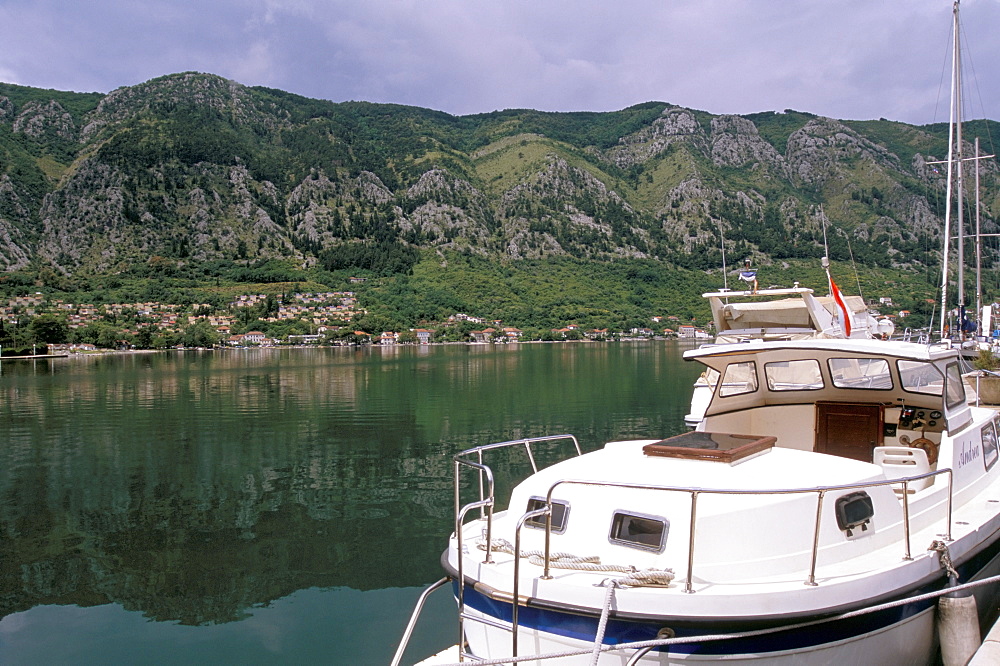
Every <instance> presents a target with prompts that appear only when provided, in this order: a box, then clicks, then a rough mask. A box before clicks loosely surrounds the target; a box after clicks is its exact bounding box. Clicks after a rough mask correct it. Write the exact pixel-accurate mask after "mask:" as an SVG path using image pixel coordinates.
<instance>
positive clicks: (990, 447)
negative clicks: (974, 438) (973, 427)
mask: <svg viewBox="0 0 1000 666" xmlns="http://www.w3.org/2000/svg"><path fill="white" fill-rule="evenodd" d="M996 426H997V423H996V421H993V422H992V423H987V424H986V425H985V426H983V429H982V437H983V463H984V464H985V465H986V470H987V471H989V470H990V469H991V468H992V467H993V465H995V464H996V462H997V457H998V455H1000V454H998V452H997V430H996Z"/></svg>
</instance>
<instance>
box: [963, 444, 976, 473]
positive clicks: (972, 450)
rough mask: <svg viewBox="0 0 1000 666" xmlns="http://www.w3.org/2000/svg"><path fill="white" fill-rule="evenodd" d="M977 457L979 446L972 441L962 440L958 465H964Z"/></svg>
mask: <svg viewBox="0 0 1000 666" xmlns="http://www.w3.org/2000/svg"><path fill="white" fill-rule="evenodd" d="M978 458H979V446H977V445H976V444H974V443H972V442H963V443H962V451H961V453H959V454H958V466H959V468H961V467H965V466H966V465H968V464H969V463H971V462H972V461H973V460H977V459H978Z"/></svg>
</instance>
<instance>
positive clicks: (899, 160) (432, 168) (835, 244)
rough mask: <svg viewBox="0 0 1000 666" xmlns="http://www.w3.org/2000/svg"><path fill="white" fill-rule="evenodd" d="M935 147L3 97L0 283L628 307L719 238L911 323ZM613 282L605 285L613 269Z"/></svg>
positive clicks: (786, 126) (816, 130)
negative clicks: (581, 292) (856, 289)
mask: <svg viewBox="0 0 1000 666" xmlns="http://www.w3.org/2000/svg"><path fill="white" fill-rule="evenodd" d="M992 134H996V123H994V122H992V121H989V122H987V121H979V122H976V123H970V124H969V125H968V126H967V128H966V133H965V136H966V139H968V140H970V141H971V138H972V137H974V136H980V137H982V139H981V140H982V141H983V142H984V147H983V149H984V151H985V150H989V151H990V152H994V151H993V148H992V146H991V145H990V143H989V141H990V139H989V137H990V136H991V135H992ZM946 140H947V128H946V127H945V126H942V125H932V126H924V127H914V126H910V125H905V124H902V123H896V122H891V121H887V120H877V121H863V122H859V121H838V120H833V119H829V118H822V117H818V116H814V115H812V114H809V113H805V112H799V111H791V110H788V111H785V112H783V113H758V114H753V115H748V116H713V115H710V114H708V113H705V112H701V111H695V110H690V109H685V108H681V107H678V106H674V105H671V104H667V103H661V102H650V103H646V104H641V105H638V106H634V107H631V108H628V109H624V110H622V111H617V112H612V113H543V112H538V111H531V110H507V111H500V112H495V113H489V114H481V115H474V116H463V117H456V116H451V115H448V114H444V113H440V112H435V111H430V110H427V109H420V108H413V107H403V106H395V105H385V104H369V103H364V102H349V103H340V104H337V103H331V102H326V101H320V100H312V99H306V98H303V97H299V96H296V95H292V94H288V93H285V92H282V91H279V90H272V89H264V88H251V87H245V86H242V85H240V84H238V83H235V82H232V81H227V80H225V79H222V78H219V77H216V76H212V75H208V74H197V73H185V74H176V75H171V76H165V77H162V78H158V79H154V80H151V81H148V82H146V83H143V84H140V85H137V86H132V87H127V88H121V89H119V90H115V91H113V92H112V93H110V94H107V95H101V94H79V93H69V92H59V91H52V90H39V89H33V88H25V87H20V86H14V85H8V84H0V269H2V270H3V271H5V272H4V273H3V276H2V280H0V285H2V286H3V287H4V288H5V289H6V290H7V291H8V292H13V291H17V290H18V289H27V288H31V289H49V290H52V289H56V290H62V291H67V292H73V291H76V292H91V293H92V292H105V293H112V292H115V290H117V292H115V293H127V294H134V295H137V296H139V295H143V294H145V295H147V296H148V295H150V293H151V292H155V291H157V290H160V291H164V290H168V289H169V290H183V289H187V288H199V289H202V288H206V287H211V286H212V285H213V284H215V285H222V284H224V283H226V284H229V283H233V282H244V283H268V282H290V281H300V280H301V281H313V282H316V283H319V284H330V283H339V282H342V281H343V280H344V278H345V276H346V275H361V276H368V277H372V278H379V277H380V278H384V279H385V280H388V281H389V282H383V284H392V285H395V286H394V287H393V288H394V289H400V288H402V287H400V285H403V284H405V285H408V286H406V289H413V288H414V286H413V285H415V284H418V283H419V284H423V283H422V282H421V278H420V276H421V275H423V276H426V275H430V274H435V275H436V278H435V279H436V281H437V284H439V285H445V286H447V285H448V283H449V280H455V284H454V286H447V289H451V290H452V291H454V290H455V289H457V290H458V293H459V294H460V295H459V296H458V297H453V298H451V300H450V301H449V302H448V303H447V304H445V303H438V304H437V305H435V306H434V307H432V308H431V309H433V310H435V312H434V313H427V312H422V313H419V315H418V314H417V313H415V314H414V317H418V316H421V317H423V316H429V315H431V314H440V312H438V311H443V310H444V309H447V308H451V307H461V306H463V305H465V306H466V307H468V306H469V305H470V304H472V305H477V304H479V303H482V301H479V302H478V303H477V302H474V298H473V297H472V296H470V295H469V294H468V293H464V290H465V286H467V285H468V284H469V279H470V278H468V276H466V277H462V278H459V277H456V276H457V274H456V273H450V272H448V271H447V270H446V269H447V267H448V266H449V262H450V264H451V266H453V267H454V266H457V265H460V264H461V265H464V266H477V267H479V268H477V269H476V270H477V271H479V272H478V273H476V274H477V275H479V274H482V275H493V276H495V275H496V274H497V272H500V273H505V274H506V275H507V276H508V283H509V284H514V283H516V282H517V280H516V279H515V278H516V276H517V275H520V274H521V273H522V272H523V274H524V275H533V276H535V277H536V278H537V280H538V281H540V282H541V283H547V282H548V278H547V276H549V275H556V274H559V272H560V271H562V270H564V269H565V267H566V266H576V267H578V268H577V269H575V270H574V271H573V274H574V275H576V276H577V277H576V278H574V280H575V281H576V283H579V282H580V281H581V280H582V281H583V282H587V281H590V280H592V279H598V280H605V279H607V280H609V282H607V283H605V284H606V286H607V290H606V291H608V292H613V293H616V294H618V296H619V297H620V298H623V299H625V300H626V301H632V302H641V301H642V300H643V296H642V291H643V288H644V286H643V285H646V287H649V286H650V285H651V284H653V285H654V286H655V285H657V284H658V285H660V286H662V285H663V283H664V281H668V282H671V286H670V287H669V288H666V291H664V292H663V293H664V294H673V295H674V296H675V297H678V295H679V294H680V293H681V292H682V291H683V290H684V289H685V288H688V287H690V288H692V289H690V291H694V290H696V289H697V290H700V289H701V288H703V285H704V286H720V285H721V283H722V278H721V273H720V268H721V265H722V261H723V255H722V248H723V246H724V247H725V250H726V259H727V260H728V262H729V265H730V268H732V267H733V266H734V265H735V264H737V263H738V262H742V261H743V259H745V258H747V257H749V258H752V260H753V261H754V263H755V265H757V266H760V267H762V268H765V269H768V270H770V271H771V275H775V276H778V275H781V276H785V275H787V271H786V272H783V271H784V269H785V268H787V267H788V266H795V267H805V266H814V265H818V258H819V257H820V256H822V255H823V253H824V243H825V244H826V246H828V248H829V253H830V255H831V258H832V259H833V260H834V261H835V262H843V264H842V265H843V266H844V270H845V271H847V270H850V271H852V278H851V279H852V280H853V272H854V271H857V272H858V273H863V274H864V275H859V277H860V278H861V279H862V280H863V281H870V282H872V283H873V284H883V285H884V284H885V281H886V279H890V278H887V277H886V276H899V280H901V284H906V285H907V287H906V292H907V293H905V294H894V296H895V297H896V299H897V300H901V301H903V302H906V301H907V300H908V299H909V300H911V301H912V302H911V303H910V305H911V306H912V307H920V303H921V302H922V301H923V300H924V298H925V297H927V296H931V295H933V287H934V285H935V284H937V283H938V282H939V280H940V278H939V276H938V271H939V268H938V265H939V262H940V248H941V244H942V243H941V241H942V238H941V233H942V229H943V215H944V190H943V180H944V169H943V168H938V166H936V165H934V164H930V162H934V161H936V160H940V159H942V158H944V157H945V151H946ZM971 151H972V149H971V145H970V148H969V152H970V154H971ZM997 174H998V171H997V163H996V161H995V160H994V159H991V160H985V161H983V165H982V168H981V173H980V181H981V183H982V186H981V195H982V199H981V204H982V230H983V233H996V232H997V226H996V223H995V219H994V217H993V215H994V214H993V211H994V210H996V208H997V203H998V201H997V196H998V189H997V184H998V177H997ZM969 180H970V181H971V178H970V179H969ZM965 203H966V205H967V207H968V208H969V209H970V211H971V209H972V208H973V207H974V197H973V196H971V193H970V196H967V197H966V201H965ZM970 232H971V227H970ZM995 246H996V244H995V243H992V244H989V245H988V247H987V248H986V254H985V267H986V268H987V271H988V276H989V277H988V279H987V285H988V288H991V289H996V286H997V283H996V271H995V270H994V267H995V262H996V261H997V252H996V250H995V249H994V248H995ZM968 255H969V256H972V251H971V248H970V249H969V251H968ZM619 264H621V265H622V266H624V267H627V266H629V265H632V266H633V267H639V268H640V270H638V272H636V271H635V270H633V273H632V275H631V276H630V275H628V274H627V271H626V273H622V272H621V271H622V270H625V269H624V268H623V269H621V270H619V269H618V268H615V266H617V265H619ZM592 265H593V267H592V268H587V267H588V266H592ZM419 266H423V268H421V269H420V270H418V271H417V272H416V273H414V271H415V269H416V268H417V267H419ZM601 266H603V267H601ZM432 267H433V268H432ZM559 267H562V268H559ZM802 270H806V269H804V268H803V269H802ZM650 271H651V272H650ZM688 271H693V272H691V273H689V272H688ZM706 271H714V275H713V276H707V275H706V274H705V272H706ZM622 274H624V275H625V278H624V282H621V285H624V286H622V287H621V291H619V290H618V288H617V287H615V286H614V284H615V279H614V278H612V277H609V276H613V275H622ZM970 274H971V272H970ZM580 276H588V277H580ZM678 276H681V277H682V278H683V279H681V280H680V282H681V283H684V284H680V283H679V284H676V285H675V284H673V281H675V279H676V278H677V277H678ZM484 279H486V278H484ZM489 279H493V278H489ZM891 279H895V278H891ZM786 281H787V280H786ZM845 282H848V280H847V279H845ZM560 284H562V286H561V287H560V286H559V285H556V286H554V287H553V288H556V289H558V288H565V287H566V286H567V285H566V284H565V283H560ZM572 284H573V283H572V282H571V283H570V286H571V285H572ZM331 286H340V285H339V284H332V285H331ZM810 286H813V285H810ZM815 286H819V285H815ZM442 288H445V287H442ZM657 288H658V287H657ZM500 291H503V290H500ZM167 295H168V296H169V295H173V296H176V295H177V294H167ZM439 296H440V295H439ZM693 296H694V298H697V294H694V295H693ZM414 298H417V300H418V301H420V302H427V303H434V302H436V301H435V299H434V297H433V296H432V295H428V294H427V293H423V292H421V293H420V294H418V295H417V296H415V297H414ZM475 298H476V299H479V298H486V299H490V298H492V294H491V293H485V294H481V295H477V296H476V297H475ZM437 300H438V301H440V300H441V298H438V299H437ZM445 300H448V299H445ZM470 301H473V302H470ZM517 301H518V299H517V298H514V297H508V298H507V301H506V303H504V302H498V303H496V304H491V305H490V307H491V308H493V309H500V310H503V309H504V307H506V308H507V309H511V308H513V309H517V307H520V306H516V302H517ZM494 305H495V307H494ZM591 306H592V304H591V305H586V306H584V307H585V308H589V307H591ZM665 306H666V304H664V305H663V307H665ZM429 307H430V306H429ZM524 307H529V306H524ZM661 309H662V308H661ZM412 319H413V318H407V321H410V320H412Z"/></svg>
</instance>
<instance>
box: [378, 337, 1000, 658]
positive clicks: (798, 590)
mask: <svg viewBox="0 0 1000 666" xmlns="http://www.w3.org/2000/svg"><path fill="white" fill-rule="evenodd" d="M684 356H685V358H686V359H687V360H690V361H693V362H698V363H702V364H704V365H705V366H706V367H707V368H708V369H710V370H712V371H714V372H716V373H718V375H719V381H718V382H716V384H715V385H714V388H713V393H712V397H711V400H710V402H709V403H708V405H707V408H706V410H705V415H704V418H703V419H702V420H701V422H700V423H699V424H698V426H697V429H696V430H694V431H691V432H687V433H684V434H682V435H678V436H675V437H670V438H666V439H663V438H657V437H652V438H650V439H645V440H639V441H619V442H611V443H608V444H606V445H605V446H604V447H603V448H601V449H600V450H597V451H594V452H591V453H587V454H584V455H580V448H579V445H578V444H577V441H576V439H575V438H573V437H572V436H569V435H563V436H558V437H549V438H539V439H531V440H518V441H514V442H502V443H498V444H492V445H487V446H482V447H477V448H474V449H470V450H467V451H463V452H462V453H460V454H458V455H457V456H455V489H456V490H455V532H454V533H453V534H452V535H451V537H450V539H449V542H448V547H447V549H446V550H445V551H444V554H443V556H442V565H443V567H444V569H445V571H446V574H447V575H446V577H445V578H444V579H442V580H441V581H439V582H438V583H437V584H436V585H435V586H432V588H430V589H429V590H428V591H427V593H425V594H429V593H430V591H431V590H432V589H434V588H435V587H438V586H441V587H443V586H445V585H447V584H448V583H450V588H451V590H452V592H453V593H454V595H455V598H456V600H457V604H458V622H459V625H460V634H459V635H460V636H461V637H462V640H461V643H460V644H459V646H458V647H457V648H456V649H453V652H452V656H451V657H450V661H459V660H461V661H471V662H476V661H479V660H495V661H490V663H515V661H516V663H531V664H549V663H557V664H579V663H598V664H690V663H701V662H705V661H715V660H725V661H726V662H727V663H736V664H765V663H766V664H832V663H838V664H839V663H850V664H886V663H898V664H903V663H905V664H927V663H933V662H934V661H935V660H936V659H937V658H938V645H939V637H940V636H942V635H947V639H946V641H945V643H946V644H945V645H943V646H942V647H943V648H944V649H945V650H951V651H952V654H954V653H955V650H965V652H966V653H967V652H968V650H969V648H968V644H969V643H972V644H973V646H976V645H977V644H978V632H979V630H980V627H979V626H978V625H979V622H980V621H983V622H985V621H987V620H988V619H989V618H988V617H986V615H988V613H989V612H990V611H992V610H994V609H996V608H997V603H998V601H1000V599H998V591H1000V590H998V583H997V579H991V578H990V577H992V576H995V575H996V574H997V573H998V572H1000V556H998V553H1000V510H998V509H1000V465H997V464H996V463H997V460H998V457H1000V455H998V447H997V441H998V426H1000V424H998V414H997V412H996V411H994V410H991V409H986V408H981V407H976V406H973V405H970V404H969V402H968V401H967V399H966V395H965V388H964V386H963V383H962V377H961V371H960V367H959V359H958V356H957V352H956V350H954V349H950V348H948V347H946V346H925V345H917V344H912V343H905V342H883V341H874V340H850V339H810V340H802V341H767V342H765V341H761V340H753V341H748V342H742V343H733V344H728V345H719V346H710V347H706V348H701V349H692V350H689V351H687V352H686V353H685V354H684ZM558 446H565V447H566V449H568V452H569V453H570V454H571V455H570V456H569V457H568V458H566V459H564V460H561V461H559V462H556V463H555V464H552V465H550V466H548V467H544V468H543V467H542V466H541V465H540V464H538V461H539V460H540V459H541V457H542V455H544V454H551V453H553V451H552V448H553V447H558ZM515 450H520V451H523V452H525V453H527V455H528V458H529V459H530V461H531V467H532V469H533V472H532V473H531V474H530V475H529V476H527V478H525V479H523V480H522V481H521V482H520V483H517V484H516V485H515V486H514V487H513V491H512V492H511V493H510V496H509V502H508V503H507V508H506V509H505V510H500V509H501V506H500V505H499V503H498V502H499V501H500V499H499V498H497V497H496V496H495V492H494V488H495V485H494V481H495V478H496V472H498V471H502V472H505V471H506V470H507V469H508V468H509V466H510V463H511V460H512V454H513V453H514V451H515ZM491 461H493V462H492V463H491ZM946 593H947V594H946ZM939 597H941V598H944V599H945V602H942V601H940V600H939ZM515 600H516V603H514V601H515ZM973 600H974V601H973ZM946 602H947V603H948V604H958V605H959V606H960V607H961V608H962V609H963V611H962V613H958V615H960V616H963V617H964V621H961V622H959V625H960V629H959V630H958V631H957V632H956V630H955V627H954V626H948V627H945V628H944V629H939V628H938V627H936V624H935V616H936V613H935V610H936V608H938V607H939V604H942V603H946ZM422 603H423V598H422V600H421V605H422ZM970 605H971V609H972V610H971V611H970ZM419 607H420V605H418V609H417V612H415V615H414V618H413V620H411V626H410V627H409V628H408V630H407V638H408V636H409V632H410V631H411V630H412V628H413V626H414V623H415V622H416V619H417V614H418V613H419ZM976 607H978V609H979V610H980V614H979V615H978V616H977V614H976V612H975V608H976ZM948 608H949V612H947V613H939V615H941V616H942V617H948V618H951V617H954V616H955V615H956V614H955V613H953V612H951V609H952V608H953V606H952V605H949V606H948ZM970 613H971V615H970ZM963 614H964V615H963ZM955 635H958V636H962V637H964V639H963V640H964V642H965V644H966V645H965V647H958V648H956V647H955V646H954V645H953V644H952V637H953V636H955ZM969 637H971V639H970V638H969ZM958 642H959V643H961V642H962V641H961V640H960V641H958ZM405 643H406V639H404V641H403V644H401V646H400V650H399V652H398V653H397V657H396V663H398V661H399V659H400V655H401V654H402V652H403V649H404V648H405ZM972 649H974V647H973V648H972ZM963 654H964V655H965V656H963V657H961V658H967V654H965V653H963ZM446 659H447V658H446ZM945 662H946V663H948V659H947V658H946V659H945ZM435 663H440V662H435ZM962 663H964V662H962Z"/></svg>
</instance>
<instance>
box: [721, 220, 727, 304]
mask: <svg viewBox="0 0 1000 666" xmlns="http://www.w3.org/2000/svg"><path fill="white" fill-rule="evenodd" d="M719 242H720V243H721V244H722V288H723V289H724V290H726V291H729V278H728V276H727V275H726V237H725V236H724V235H723V234H722V220H719Z"/></svg>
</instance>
